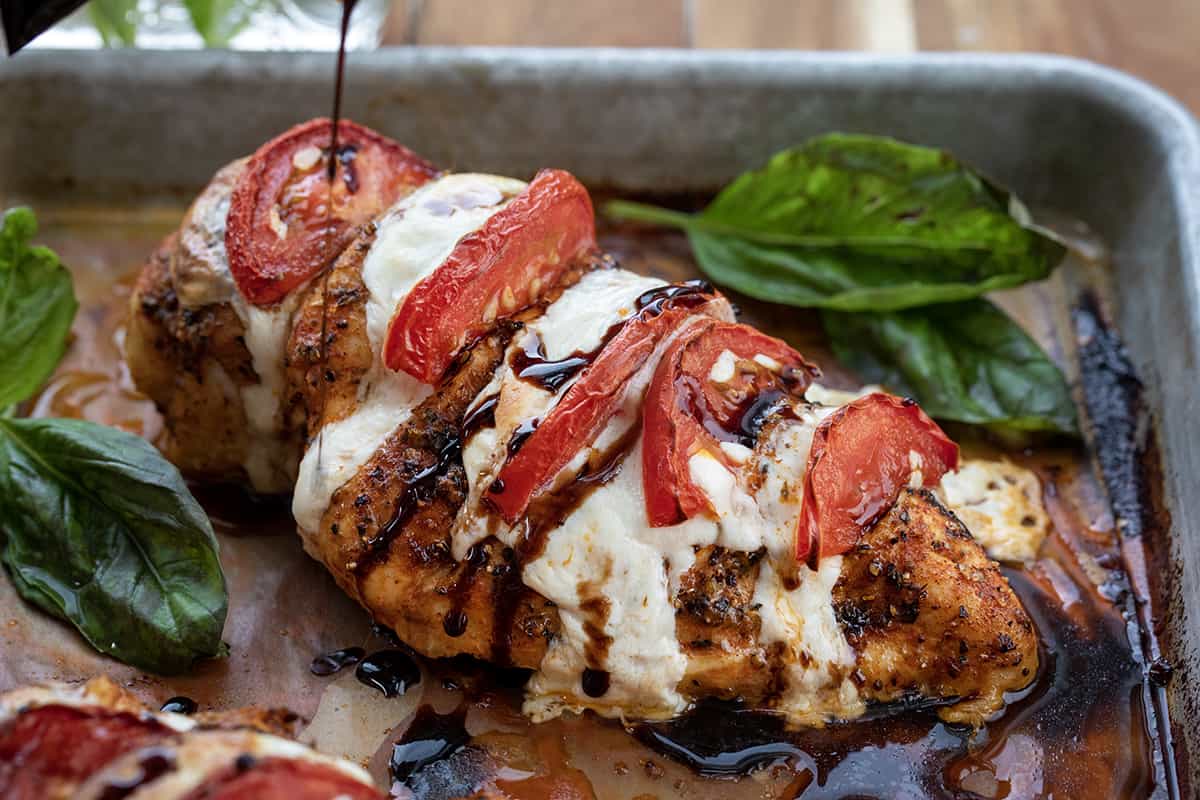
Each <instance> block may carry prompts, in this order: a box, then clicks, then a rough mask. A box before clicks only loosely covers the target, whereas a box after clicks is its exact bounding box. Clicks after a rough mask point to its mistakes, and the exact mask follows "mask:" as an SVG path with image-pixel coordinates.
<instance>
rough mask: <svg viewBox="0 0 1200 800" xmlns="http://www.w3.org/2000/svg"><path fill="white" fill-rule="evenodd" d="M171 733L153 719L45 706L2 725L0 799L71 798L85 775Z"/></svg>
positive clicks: (85, 709) (0, 735) (0, 730)
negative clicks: (57, 793) (60, 793)
mask: <svg viewBox="0 0 1200 800" xmlns="http://www.w3.org/2000/svg"><path fill="white" fill-rule="evenodd" d="M171 733H172V731H171V730H170V729H169V728H167V727H165V726H163V725H160V724H159V723H158V722H156V721H155V720H153V719H151V718H142V717H140V716H138V715H135V714H128V713H125V712H120V711H109V710H107V709H102V708H89V707H86V706H85V707H80V708H75V707H71V706H57V705H47V706H39V707H37V708H32V709H29V710H28V711H25V712H23V713H21V714H18V715H17V716H16V717H15V718H14V719H12V720H9V721H8V722H6V723H4V724H2V725H0V797H5V798H9V800H24V799H25V798H29V799H30V800H33V799H34V798H43V797H46V796H47V795H48V794H49V793H51V791H52V790H62V791H64V796H66V795H67V794H74V792H73V791H70V790H72V789H74V787H75V786H76V785H78V784H80V783H82V782H83V781H84V780H85V779H86V778H87V777H88V776H89V775H91V774H92V773H93V772H96V771H98V770H100V769H102V768H103V767H104V766H105V765H107V764H108V763H110V762H111V761H113V760H114V759H116V758H117V757H118V756H121V755H123V754H125V753H128V752H130V751H131V750H136V749H137V748H139V747H143V746H145V745H148V744H152V743H154V742H157V741H161V740H162V739H165V738H166V737H167V736H169V735H171Z"/></svg>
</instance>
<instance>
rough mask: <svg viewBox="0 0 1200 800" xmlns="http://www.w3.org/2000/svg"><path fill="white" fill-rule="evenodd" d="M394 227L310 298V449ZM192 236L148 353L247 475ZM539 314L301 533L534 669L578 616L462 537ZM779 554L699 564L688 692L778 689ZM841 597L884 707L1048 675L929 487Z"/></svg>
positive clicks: (909, 502)
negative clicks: (455, 545) (190, 262)
mask: <svg viewBox="0 0 1200 800" xmlns="http://www.w3.org/2000/svg"><path fill="white" fill-rule="evenodd" d="M187 223H188V220H185V228H186V225H187ZM375 233H376V232H375V227H374V225H367V226H364V228H363V229H362V230H361V231H360V233H359V236H358V238H357V239H356V241H355V242H354V243H353V244H352V245H351V246H350V247H349V248H348V249H347V250H346V251H345V252H344V253H343V254H342V256H341V258H340V259H339V260H338V261H337V263H336V264H335V265H334V267H333V268H332V269H331V270H330V271H329V272H328V273H327V274H326V275H324V276H322V277H321V278H318V279H316V280H314V281H313V282H312V283H311V284H310V286H309V287H308V288H307V289H306V290H305V292H304V294H303V295H302V296H301V297H300V298H299V303H298V305H297V307H296V311H295V313H294V316H293V320H292V335H291V339H290V342H289V343H288V347H287V350H286V353H287V355H286V362H285V365H286V372H285V378H286V392H285V395H284V400H283V409H282V418H283V419H284V421H285V424H284V429H285V430H287V431H295V432H297V433H296V447H297V451H296V453H297V458H298V457H299V448H300V445H301V442H300V438H301V436H300V433H299V432H301V431H306V434H307V440H308V442H309V443H310V444H311V446H313V447H317V446H319V442H318V440H317V436H318V434H319V433H320V431H321V430H322V428H323V427H324V426H326V425H329V424H332V423H334V422H336V421H339V420H342V419H345V418H346V417H347V416H348V415H350V414H351V413H353V412H354V411H355V410H356V409H357V408H358V406H359V405H360V404H361V402H362V400H363V392H364V390H365V389H366V386H365V385H364V380H365V379H366V377H367V376H368V374H369V373H370V371H371V369H372V365H373V364H374V362H375V360H376V359H377V357H378V355H377V354H376V353H375V352H373V350H372V346H371V342H370V340H369V337H368V335H367V331H366V303H367V299H368V292H367V290H366V287H365V285H364V282H363V277H362V269H363V262H364V259H365V258H366V255H367V253H368V252H369V250H370V248H371V245H372V243H373V241H374V238H375ZM177 247H178V243H177V241H175V240H168V242H167V243H165V244H164V247H163V249H162V250H161V251H160V252H159V253H158V254H156V256H155V257H154V258H153V259H152V260H151V262H150V263H149V264H148V265H147V267H146V269H145V271H144V272H143V274H142V277H141V280H140V281H139V283H138V286H137V289H136V291H135V293H134V300H133V305H132V307H131V311H132V317H133V320H132V323H131V332H130V337H129V338H130V343H129V346H128V351H127V352H128V358H129V360H130V364H131V369H132V370H133V372H134V376H135V379H136V380H137V381H138V383H139V385H140V386H141V387H142V388H143V390H145V391H146V392H147V394H149V395H150V396H151V397H152V398H153V399H154V400H155V402H156V403H157V404H158V405H159V407H160V409H162V410H163V412H164V415H165V416H166V417H167V422H168V429H169V430H170V432H171V439H170V441H169V447H168V453H169V455H171V457H172V458H174V459H175V460H176V461H177V463H179V464H180V466H181V467H182V468H184V470H185V471H187V472H189V473H192V474H197V475H201V476H207V477H230V476H231V475H236V474H238V473H239V470H240V466H239V465H240V463H241V461H242V460H243V459H244V456H245V453H244V449H245V447H246V446H247V445H246V442H245V440H244V437H243V438H242V439H241V440H240V441H239V435H240V429H241V428H240V425H239V416H238V414H239V409H238V408H237V407H236V406H234V405H233V404H228V403H226V401H225V397H226V395H225V394H222V390H221V389H220V388H218V387H214V385H213V384H214V381H213V380H211V379H210V378H209V377H208V374H209V373H210V372H211V371H212V370H213V369H214V368H215V367H220V368H221V369H222V370H223V371H224V372H225V373H227V374H228V375H231V376H234V378H233V380H234V382H235V383H236V382H238V381H253V380H254V372H253V369H252V368H250V370H249V372H247V369H246V367H247V363H248V354H247V353H246V350H245V346H244V343H242V342H241V340H240V330H241V323H240V320H239V318H238V316H237V315H236V314H234V313H233V311H232V309H231V307H230V305H229V304H228V303H226V304H223V305H216V306H214V307H206V308H204V309H201V310H200V311H199V312H196V311H194V310H185V309H181V308H180V307H179V306H178V304H177V302H175V301H174V300H173V299H172V298H173V293H174V291H175V286H176V281H178V280H179V273H178V271H175V272H172V270H171V269H169V263H170V259H171V258H172V253H175V252H176V248H177ZM596 266H603V265H598V264H596V263H591V262H589V263H586V264H580V265H579V267H578V270H576V271H575V273H574V274H573V277H571V278H570V279H568V281H567V282H568V283H570V282H571V281H573V280H574V279H576V278H577V277H578V275H579V274H580V273H582V272H585V271H587V270H588V269H592V268H595V267H596ZM530 313H531V314H536V313H539V312H537V311H536V310H535V311H532V312H530ZM520 323H521V319H519V318H518V319H516V320H512V321H509V322H506V323H504V324H501V325H499V326H497V327H496V328H495V329H494V330H493V331H492V332H491V333H490V334H488V335H487V336H485V337H484V338H483V339H481V340H480V341H478V342H477V343H475V344H474V346H473V347H472V348H471V349H470V350H468V351H467V352H466V353H465V354H463V355H462V356H461V357H460V359H459V361H458V363H457V364H456V366H455V367H454V369H453V370H452V372H451V373H450V375H449V377H447V378H446V379H445V380H444V381H443V383H442V384H441V385H440V386H438V387H437V389H436V391H434V392H433V394H431V395H430V396H429V397H428V398H427V399H425V400H424V401H423V402H422V403H420V405H418V406H417V407H416V408H415V410H414V411H413V413H412V415H411V418H410V419H409V420H408V421H407V422H405V423H404V424H402V425H400V426H399V427H398V428H397V429H396V430H395V431H393V432H392V434H391V435H390V436H388V437H387V439H386V441H385V442H384V443H383V445H382V446H380V447H379V448H378V449H377V450H376V451H375V452H374V454H373V455H372V456H371V457H370V458H369V460H367V461H366V463H365V464H364V465H363V466H362V467H361V468H360V469H358V471H357V473H356V474H354V475H353V476H352V477H351V478H350V479H349V480H348V481H347V482H345V483H344V484H343V485H342V486H341V487H340V488H339V489H338V490H337V491H336V492H335V493H334V495H333V497H332V501H331V502H330V504H329V505H328V507H327V508H326V510H325V511H324V514H323V516H322V519H321V523H320V526H319V529H318V530H315V531H303V530H302V531H301V533H302V535H303V538H304V546H305V548H306V550H307V551H308V552H309V553H310V554H311V555H312V556H313V557H314V558H317V559H318V560H320V561H322V562H323V563H324V564H325V565H326V566H327V567H328V568H329V570H330V572H331V573H332V574H333V576H334V577H335V579H336V580H337V582H338V584H339V585H340V586H341V587H342V588H343V589H344V590H345V591H346V592H347V593H348V594H349V595H350V596H352V597H353V598H354V599H355V600H357V601H358V602H359V603H360V604H362V605H363V607H364V608H365V609H367V610H368V611H369V612H370V613H371V615H372V616H373V618H374V619H375V620H376V621H377V622H379V623H382V624H384V625H387V626H388V627H390V628H392V629H393V630H395V631H396V633H397V634H398V635H399V637H400V638H401V639H402V640H404V641H405V642H407V643H408V644H409V645H411V646H412V647H414V648H415V649H416V650H418V651H420V652H422V653H425V654H427V655H430V656H435V657H441V656H451V655H456V654H468V655H472V656H475V657H478V658H482V659H487V660H490V661H493V662H496V663H500V664H505V665H509V664H511V665H515V666H520V667H527V668H531V669H533V668H537V667H538V666H539V664H541V663H542V661H543V658H544V657H545V655H546V652H547V648H548V646H549V645H550V644H551V643H552V642H553V641H554V640H555V639H556V637H558V636H559V635H560V631H561V626H562V620H561V619H560V613H559V609H558V608H557V607H556V606H555V605H554V604H553V603H552V602H550V601H549V600H547V599H546V598H544V597H542V596H541V595H539V594H538V593H537V592H534V591H533V590H532V589H529V588H527V587H526V586H525V585H524V584H523V583H522V580H521V574H520V567H521V565H520V564H519V563H518V559H516V558H515V557H514V555H515V554H514V552H513V550H512V549H511V548H509V547H506V546H504V545H503V544H502V543H501V542H500V541H499V540H497V539H496V538H494V537H489V538H487V539H485V540H483V541H482V542H481V543H480V544H477V545H475V546H474V547H473V548H472V549H471V551H470V553H469V554H468V557H467V558H466V559H464V560H462V561H456V560H455V559H454V557H453V555H452V548H451V529H452V527H453V524H454V521H455V518H456V515H457V514H458V512H459V509H460V507H462V505H463V503H464V501H465V500H466V498H467V492H468V486H467V479H466V475H465V472H464V468H463V465H462V461H461V457H460V455H459V452H460V448H461V446H462V438H463V420H464V415H465V414H466V412H467V411H468V409H469V407H470V406H471V405H472V403H473V402H474V401H475V400H476V398H477V397H478V396H479V394H480V392H481V390H483V388H484V387H485V386H486V385H487V384H488V383H489V382H490V381H491V380H492V378H493V375H494V373H495V371H496V369H497V367H498V366H499V364H500V363H501V360H502V358H503V357H504V354H505V350H506V347H507V346H508V345H509V342H510V339H511V338H512V336H513V335H514V332H515V331H516V330H518V329H519V326H520ZM241 422H242V423H243V424H244V419H243V420H241ZM296 491H297V493H302V492H304V491H305V487H304V486H303V485H300V486H297V488H296ZM765 558H766V555H765V554H764V552H763V551H761V550H760V551H757V552H739V551H736V550H729V549H726V548H722V547H720V546H716V545H710V546H706V547H704V548H701V549H699V550H698V552H697V553H696V560H695V563H694V565H693V566H692V567H691V568H690V570H688V571H687V572H686V573H685V574H684V575H683V577H682V579H681V581H680V585H679V591H678V593H677V595H676V596H675V598H674V604H675V609H676V612H675V614H676V621H675V630H676V636H677V638H678V640H679V642H680V646H681V648H682V651H683V653H684V654H685V656H686V658H687V669H686V672H685V674H684V677H683V678H682V680H681V681H680V682H679V686H678V691H679V692H680V693H681V694H683V695H684V696H686V697H688V698H700V697H706V696H716V697H726V698H730V697H741V698H744V699H745V700H747V701H748V702H750V703H752V704H765V705H770V704H771V703H772V702H773V701H774V699H775V698H776V697H777V696H778V694H779V692H780V686H781V684H780V682H781V680H782V678H781V675H782V672H781V669H782V667H781V665H780V646H779V645H763V644H760V642H759V633H760V627H761V625H762V620H761V618H760V608H759V606H758V605H757V604H756V601H755V586H756V582H757V581H758V579H759V572H760V570H761V569H762V568H763V563H764V559H765ZM833 595H834V602H835V610H836V613H837V622H838V624H839V625H840V626H841V629H842V631H843V632H844V633H845V635H846V638H847V640H848V642H849V644H850V646H851V647H852V649H853V651H854V653H855V656H856V664H855V665H854V667H853V668H852V669H848V670H846V675H844V676H841V675H839V676H838V678H839V680H840V679H841V678H850V679H852V680H853V682H854V683H855V684H856V686H857V692H858V696H859V697H860V698H861V699H862V700H863V701H865V702H867V703H891V702H895V701H900V700H907V699H910V698H913V697H922V698H926V699H930V700H934V701H939V700H940V701H945V702H946V703H947V704H948V705H946V706H945V707H943V708H942V711H941V713H942V716H943V717H944V718H946V719H947V720H951V721H955V722H964V723H967V724H973V725H978V724H980V723H981V722H982V721H983V720H984V719H985V718H986V717H987V715H989V714H991V713H993V712H995V711H996V710H998V709H1000V708H1001V707H1002V706H1003V694H1004V692H1005V691H1011V690H1016V689H1019V688H1021V687H1023V686H1025V685H1027V684H1028V683H1029V681H1030V680H1032V676H1033V675H1034V674H1035V672H1036V667H1037V661H1038V653H1037V637H1036V634H1035V631H1034V629H1033V625H1032V623H1031V621H1030V619H1029V617H1028V615H1027V614H1026V613H1025V611H1024V609H1023V608H1022V607H1021V604H1020V602H1019V600H1018V599H1017V597H1016V596H1015V594H1014V593H1013V592H1012V590H1011V588H1010V587H1009V586H1008V583H1007V581H1006V580H1005V579H1004V577H1003V576H1002V575H1001V573H1000V571H999V568H998V566H997V565H996V564H995V563H994V562H992V561H991V560H990V559H988V557H987V555H986V554H985V553H984V551H983V549H982V548H981V547H980V546H979V544H978V543H977V542H975V541H974V540H973V539H972V538H971V536H970V534H969V533H968V532H967V531H966V529H965V528H964V527H963V526H962V524H961V523H960V522H959V521H958V520H957V519H956V518H955V517H954V515H953V514H952V513H951V512H950V511H948V510H947V509H945V508H944V507H942V506H941V505H940V504H939V502H938V501H937V500H936V499H935V498H934V496H933V495H932V494H930V493H928V492H925V491H906V492H905V493H903V494H902V495H901V497H900V500H899V501H898V502H897V504H896V505H895V507H894V508H893V509H892V510H891V511H890V513H888V514H887V515H886V516H885V517H883V518H882V519H881V520H880V521H879V522H878V523H877V524H876V525H875V526H874V527H873V528H871V529H870V530H869V531H867V532H866V533H865V534H864V537H863V539H862V543H861V544H860V546H859V547H858V549H856V550H854V551H852V552H850V553H848V554H846V556H845V557H844V561H843V563H842V567H841V573H840V579H838V580H837V583H836V586H835V587H834V589H833ZM468 622H469V624H467V623H468ZM839 669H840V668H839ZM851 673H853V674H851Z"/></svg>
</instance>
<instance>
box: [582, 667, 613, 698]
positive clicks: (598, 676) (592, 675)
mask: <svg viewBox="0 0 1200 800" xmlns="http://www.w3.org/2000/svg"><path fill="white" fill-rule="evenodd" d="M611 677H612V676H610V675H609V674H608V673H607V672H605V671H604V670H602V669H592V668H591V667H588V668H586V669H585V670H584V671H583V676H582V677H581V678H580V685H581V686H582V687H583V693H584V694H586V695H587V696H588V697H604V695H606V694H608V686H609V683H610V679H611Z"/></svg>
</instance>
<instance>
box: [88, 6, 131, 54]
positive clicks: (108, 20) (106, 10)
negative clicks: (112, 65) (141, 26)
mask: <svg viewBox="0 0 1200 800" xmlns="http://www.w3.org/2000/svg"><path fill="white" fill-rule="evenodd" d="M87 10H88V17H89V18H90V19H91V20H92V26H93V27H94V28H95V29H96V33H98V34H100V41H101V42H103V43H104V46H105V47H134V46H136V45H137V26H138V7H137V0H88V4H87Z"/></svg>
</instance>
